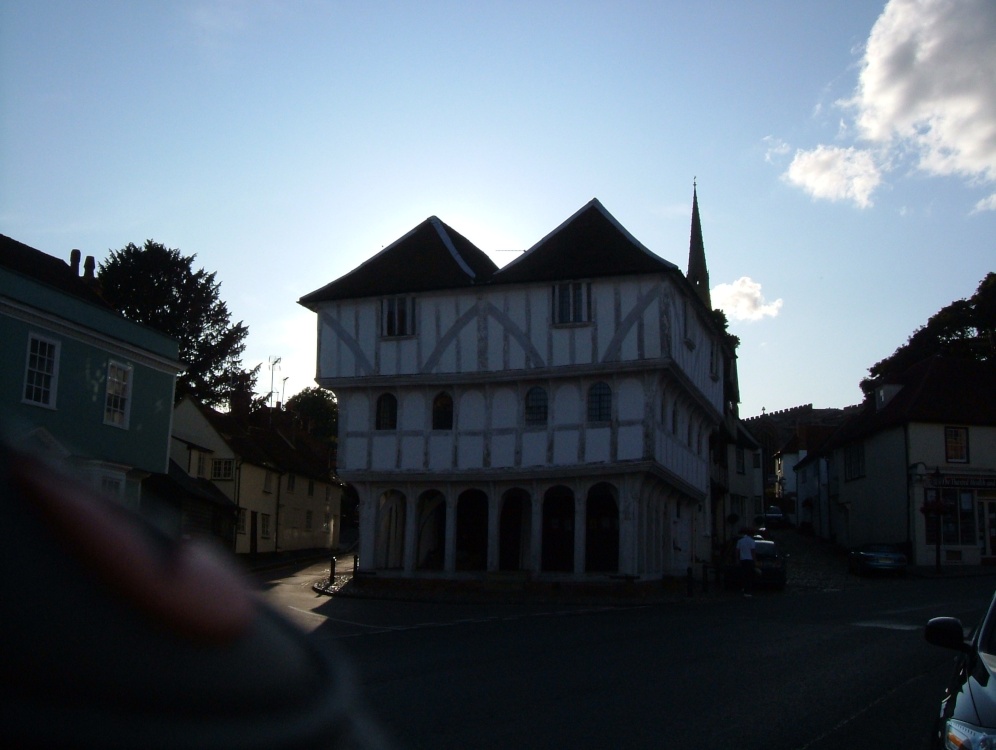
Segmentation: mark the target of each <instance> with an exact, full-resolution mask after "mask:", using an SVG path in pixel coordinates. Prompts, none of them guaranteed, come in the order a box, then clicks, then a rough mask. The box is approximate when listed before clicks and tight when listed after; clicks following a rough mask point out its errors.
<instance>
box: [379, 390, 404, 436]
mask: <svg viewBox="0 0 996 750" xmlns="http://www.w3.org/2000/svg"><path fill="white" fill-rule="evenodd" d="M374 424H375V426H376V428H377V429H378V430H396V429H397V428H398V399H396V398H395V397H394V396H393V395H392V394H390V393H382V394H381V395H380V396H378V397H377V417H376V421H375V423H374Z"/></svg>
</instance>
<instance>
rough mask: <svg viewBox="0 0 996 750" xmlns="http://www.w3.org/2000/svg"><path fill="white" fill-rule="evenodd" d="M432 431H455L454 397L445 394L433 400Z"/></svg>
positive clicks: (440, 394)
mask: <svg viewBox="0 0 996 750" xmlns="http://www.w3.org/2000/svg"><path fill="white" fill-rule="evenodd" d="M432 429H434V430H452V429H453V397H452V396H450V394H448V393H446V392H443V393H438V394H436V397H435V398H434V399H432Z"/></svg>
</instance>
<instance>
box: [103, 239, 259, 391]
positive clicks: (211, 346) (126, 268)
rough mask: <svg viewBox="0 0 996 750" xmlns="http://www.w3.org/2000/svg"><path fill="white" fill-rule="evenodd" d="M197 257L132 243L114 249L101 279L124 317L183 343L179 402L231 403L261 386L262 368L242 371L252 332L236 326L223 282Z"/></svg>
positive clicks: (109, 299)
mask: <svg viewBox="0 0 996 750" xmlns="http://www.w3.org/2000/svg"><path fill="white" fill-rule="evenodd" d="M196 257H197V256H196V255H183V254H182V253H181V252H180V251H179V250H177V249H174V248H168V247H166V246H165V245H162V244H161V243H158V242H155V241H153V240H146V242H145V245H144V246H142V247H139V246H137V245H135V244H133V243H128V245H127V246H125V247H124V248H123V249H121V250H112V251H111V253H110V255H109V256H108V258H107V259H106V260H105V261H104V262H103V263H101V264H100V267H99V270H98V275H97V279H98V281H99V284H100V291H101V294H102V295H103V296H104V299H106V300H107V302H108V303H110V304H111V305H112V306H113V307H114V308H116V309H117V310H118V311H119V312H120V313H121V314H122V315H123V316H124V317H126V318H128V319H129V320H134V321H136V322H139V323H144V324H145V325H147V326H150V327H152V328H155V329H156V330H158V331H161V332H162V333H165V334H167V335H168V336H172V337H173V338H174V339H176V340H177V341H178V342H179V343H180V360H181V361H182V362H183V363H184V364H185V365H186V370H185V371H184V372H182V373H180V375H178V376H177V382H176V400H177V401H179V400H180V399H181V398H183V397H184V396H192V397H194V398H196V399H198V400H200V401H201V402H203V403H205V404H208V405H210V406H219V405H226V404H227V403H228V402H229V398H230V396H231V394H232V391H233V388H235V387H237V385H239V384H241V387H243V388H245V387H246V386H247V385H249V386H250V387H251V386H252V385H254V384H255V381H256V376H257V375H258V372H259V368H258V367H257V368H256V369H254V370H251V371H248V372H247V371H244V370H243V369H242V353H243V351H245V348H246V337H247V336H248V335H249V329H248V328H247V327H246V326H244V325H243V324H242V322H241V321H240V322H238V323H234V324H233V323H232V322H231V315H230V314H229V312H228V306H227V305H226V304H225V302H224V301H223V300H222V299H221V293H220V288H221V284H220V283H219V282H218V281H216V280H215V274H214V273H208V272H207V271H205V270H204V269H203V268H201V269H197V270H195V269H194V259H195V258H196ZM247 379H248V381H249V382H248V383H247V382H246V381H247Z"/></svg>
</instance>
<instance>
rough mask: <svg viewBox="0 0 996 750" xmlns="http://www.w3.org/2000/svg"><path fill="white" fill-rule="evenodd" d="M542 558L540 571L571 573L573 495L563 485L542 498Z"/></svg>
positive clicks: (549, 490)
mask: <svg viewBox="0 0 996 750" xmlns="http://www.w3.org/2000/svg"><path fill="white" fill-rule="evenodd" d="M542 558H543V559H542V569H543V570H544V571H550V572H567V573H570V572H572V571H573V570H574V493H573V492H571V490H570V489H569V488H567V487H564V486H563V485H558V486H556V487H551V488H550V489H548V490H547V491H546V494H545V495H544V496H543V555H542Z"/></svg>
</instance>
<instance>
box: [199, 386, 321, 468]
mask: <svg viewBox="0 0 996 750" xmlns="http://www.w3.org/2000/svg"><path fill="white" fill-rule="evenodd" d="M191 402H192V403H193V404H194V405H195V406H196V407H197V408H198V409H199V410H200V412H201V413H202V414H203V415H204V417H205V419H207V421H208V422H209V423H210V424H211V426H212V427H213V428H214V429H215V430H217V431H218V433H219V434H220V435H221V436H222V437H223V438H224V439H225V442H227V443H228V445H229V447H230V448H231V449H232V451H233V452H234V453H236V454H237V455H238V456H239V457H240V458H241V459H242V460H243V461H246V462H248V463H251V464H255V465H256V466H266V467H269V468H271V469H273V470H274V471H278V472H291V473H294V474H300V475H302V476H307V477H311V478H312V479H321V480H324V481H328V480H329V478H330V475H331V473H332V465H331V450H330V449H329V447H328V446H326V445H324V444H323V443H321V441H319V440H316V439H315V438H313V437H312V436H311V435H309V434H308V433H307V432H304V431H303V430H301V429H295V428H294V427H293V425H292V424H289V421H290V418H289V415H288V414H287V413H286V412H279V411H276V410H272V411H273V414H269V413H268V412H267V411H262V412H254V413H252V414H250V415H249V418H248V420H244V419H240V418H239V417H237V416H236V415H235V414H232V413H231V412H228V413H225V412H219V411H217V410H216V409H212V408H211V407H210V406H206V405H204V404H201V403H199V402H197V401H195V400H193V399H191ZM274 416H275V419H274V420H273V421H272V423H270V419H271V418H273V417H274ZM285 422H287V424H284V423H285Z"/></svg>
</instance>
